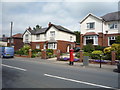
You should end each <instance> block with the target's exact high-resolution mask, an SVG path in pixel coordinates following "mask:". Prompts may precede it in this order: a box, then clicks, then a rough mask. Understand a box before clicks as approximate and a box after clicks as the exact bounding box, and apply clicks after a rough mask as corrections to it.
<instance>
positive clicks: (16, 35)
mask: <svg viewBox="0 0 120 90" xmlns="http://www.w3.org/2000/svg"><path fill="white" fill-rule="evenodd" d="M12 37H13V38H22V34H21V33H18V34H15V35H13V36H12Z"/></svg>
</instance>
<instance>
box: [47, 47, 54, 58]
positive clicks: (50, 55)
mask: <svg viewBox="0 0 120 90" xmlns="http://www.w3.org/2000/svg"><path fill="white" fill-rule="evenodd" d="M46 55H47V57H48V58H51V57H52V55H53V49H47V50H46Z"/></svg>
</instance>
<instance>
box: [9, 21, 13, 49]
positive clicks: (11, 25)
mask: <svg viewBox="0 0 120 90" xmlns="http://www.w3.org/2000/svg"><path fill="white" fill-rule="evenodd" d="M10 27H11V28H10V47H11V46H12V44H11V41H12V27H13V22H11V24H10Z"/></svg>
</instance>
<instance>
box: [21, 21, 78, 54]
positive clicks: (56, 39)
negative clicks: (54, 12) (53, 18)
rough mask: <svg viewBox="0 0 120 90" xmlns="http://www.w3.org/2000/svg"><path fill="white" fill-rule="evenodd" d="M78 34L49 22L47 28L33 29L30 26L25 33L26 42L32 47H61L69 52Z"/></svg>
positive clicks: (24, 40) (55, 48)
mask: <svg viewBox="0 0 120 90" xmlns="http://www.w3.org/2000/svg"><path fill="white" fill-rule="evenodd" d="M75 41H76V35H75V34H74V33H73V32H72V31H70V30H68V29H66V28H64V27H62V26H60V25H55V24H51V23H49V24H48V27H47V28H41V29H36V30H32V29H31V28H30V27H29V28H28V29H26V31H25V32H24V34H23V42H24V44H29V45H30V46H31V48H32V49H53V50H54V51H56V50H57V49H59V50H60V51H61V52H63V53H66V52H69V49H70V48H73V47H74V46H75Z"/></svg>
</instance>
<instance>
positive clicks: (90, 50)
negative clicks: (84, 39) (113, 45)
mask: <svg viewBox="0 0 120 90" xmlns="http://www.w3.org/2000/svg"><path fill="white" fill-rule="evenodd" d="M83 50H84V52H89V53H91V52H92V51H94V50H95V48H94V46H93V45H92V44H91V43H89V44H87V45H86V46H83Z"/></svg>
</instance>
